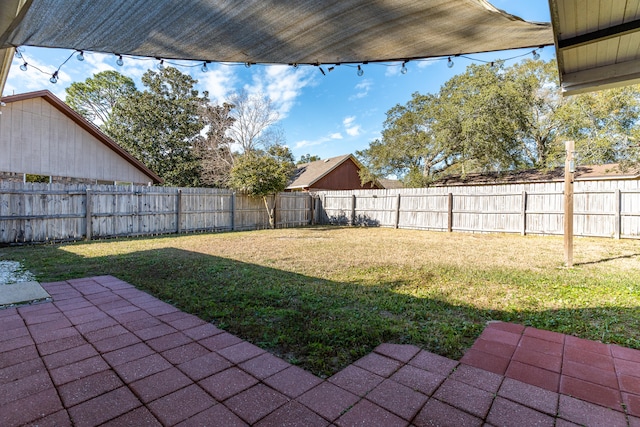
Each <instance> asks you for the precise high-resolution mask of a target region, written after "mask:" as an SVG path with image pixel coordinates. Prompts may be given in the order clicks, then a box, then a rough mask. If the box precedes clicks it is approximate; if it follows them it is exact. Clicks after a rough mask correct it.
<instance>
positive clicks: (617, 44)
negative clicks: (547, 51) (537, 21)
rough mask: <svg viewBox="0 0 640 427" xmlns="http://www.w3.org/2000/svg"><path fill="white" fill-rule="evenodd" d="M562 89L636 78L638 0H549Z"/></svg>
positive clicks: (639, 64)
mask: <svg viewBox="0 0 640 427" xmlns="http://www.w3.org/2000/svg"><path fill="white" fill-rule="evenodd" d="M549 6H550V11H551V21H552V23H553V32H554V37H555V44H556V55H557V59H558V70H559V74H560V82H561V84H562V88H563V90H564V94H565V95H574V94H579V93H584V92H589V91H595V90H600V89H607V88H612V87H616V86H622V85H628V84H635V83H640V0H549Z"/></svg>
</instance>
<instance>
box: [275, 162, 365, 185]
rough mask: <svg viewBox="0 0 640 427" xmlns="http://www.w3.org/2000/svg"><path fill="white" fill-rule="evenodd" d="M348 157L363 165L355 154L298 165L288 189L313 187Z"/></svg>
mask: <svg viewBox="0 0 640 427" xmlns="http://www.w3.org/2000/svg"><path fill="white" fill-rule="evenodd" d="M348 159H352V160H353V162H354V163H355V164H356V166H358V168H361V167H362V166H361V165H360V162H358V161H357V160H356V158H355V157H353V154H345V155H343V156H338V157H331V158H329V159H324V160H317V161H315V162H311V163H305V164H301V165H298V166H297V168H296V171H295V173H294V175H293V178H292V181H291V183H290V184H289V186H288V187H287V189H289V190H293V189H296V188H307V187H311V186H312V185H313V184H314V183H316V182H318V181H319V180H321V179H322V178H324V177H325V176H327V175H328V174H329V173H330V172H331V171H333V170H334V169H335V168H337V167H338V166H340V165H341V164H343V163H344V162H345V161H347V160H348Z"/></svg>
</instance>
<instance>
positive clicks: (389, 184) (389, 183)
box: [378, 178, 404, 190]
mask: <svg viewBox="0 0 640 427" xmlns="http://www.w3.org/2000/svg"><path fill="white" fill-rule="evenodd" d="M378 183H380V185H382V187H383V188H386V189H389V190H391V189H395V188H404V184H402V181H400V180H397V179H388V178H380V179H378Z"/></svg>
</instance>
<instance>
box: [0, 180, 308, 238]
mask: <svg viewBox="0 0 640 427" xmlns="http://www.w3.org/2000/svg"><path fill="white" fill-rule="evenodd" d="M269 202H270V205H273V203H274V200H273V198H271V199H270V201H269ZM312 206H313V204H312V200H311V196H310V195H309V194H307V193H282V194H279V195H277V196H276V197H275V221H276V227H295V226H302V225H308V224H310V223H311V218H312V215H313V213H312ZM268 227H269V217H268V215H267V211H266V208H265V206H264V202H263V200H262V199H261V198H251V197H248V196H246V195H241V194H235V193H233V192H232V191H230V190H220V189H208V188H170V187H137V186H135V187H134V186H126V187H123V186H107V185H99V186H93V185H92V186H87V185H84V184H77V185H68V184H67V185H65V184H35V183H34V184H32V183H10V182H1V183H0V243H15V242H46V241H64V240H79V239H92V238H107V237H120V236H144V235H155V234H167V233H183V232H194V231H214V232H216V231H232V230H255V229H260V228H268Z"/></svg>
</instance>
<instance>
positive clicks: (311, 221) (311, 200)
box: [307, 194, 315, 225]
mask: <svg viewBox="0 0 640 427" xmlns="http://www.w3.org/2000/svg"><path fill="white" fill-rule="evenodd" d="M308 196H309V197H307V200H308V201H309V225H314V224H315V216H314V215H315V212H314V211H313V208H314V206H313V205H314V204H315V197H313V196H312V195H311V194H308Z"/></svg>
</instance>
